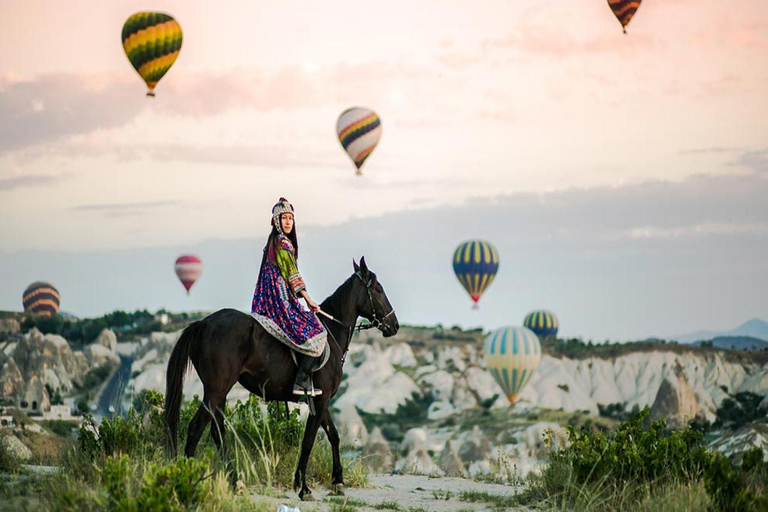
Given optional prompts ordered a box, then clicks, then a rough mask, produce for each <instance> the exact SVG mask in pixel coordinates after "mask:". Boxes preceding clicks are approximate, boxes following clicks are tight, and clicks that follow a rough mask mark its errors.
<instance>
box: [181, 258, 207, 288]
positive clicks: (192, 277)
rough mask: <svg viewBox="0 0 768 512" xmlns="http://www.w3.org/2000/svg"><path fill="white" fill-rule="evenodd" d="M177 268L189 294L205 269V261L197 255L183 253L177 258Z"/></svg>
mask: <svg viewBox="0 0 768 512" xmlns="http://www.w3.org/2000/svg"><path fill="white" fill-rule="evenodd" d="M175 268H176V275H177V276H178V278H179V281H181V284H183V285H184V288H186V289H187V295H189V289H190V288H192V285H193V284H195V281H197V279H198V278H199V277H200V273H201V272H202V271H203V262H202V261H200V258H198V257H197V256H193V255H192V254H183V255H181V256H179V257H178V258H176V265H175Z"/></svg>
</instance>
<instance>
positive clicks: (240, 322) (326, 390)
mask: <svg viewBox="0 0 768 512" xmlns="http://www.w3.org/2000/svg"><path fill="white" fill-rule="evenodd" d="M353 266H354V273H353V274H352V275H351V276H350V277H349V278H348V279H347V280H346V281H344V283H342V284H341V285H340V286H339V287H338V288H337V289H336V291H335V292H334V293H333V294H332V295H331V296H330V297H328V298H327V299H325V300H324V301H323V302H322V304H321V305H320V308H321V309H322V311H324V312H325V313H327V314H328V315H329V317H330V318H331V319H332V320H328V321H327V322H326V323H325V332H326V333H327V335H328V338H329V343H328V346H329V349H330V355H329V359H328V362H327V363H326V364H325V366H323V367H322V368H321V369H320V370H318V371H317V372H316V373H315V374H314V386H315V388H316V389H318V390H321V391H322V394H320V395H319V396H315V397H313V398H312V400H314V405H315V411H316V414H313V415H310V416H309V417H308V418H307V424H306V427H305V429H304V438H303V440H302V443H301V455H300V457H299V462H298V464H297V466H296V473H295V474H294V481H293V483H294V489H296V490H298V491H299V498H301V499H302V500H310V499H312V492H311V491H310V489H309V487H307V482H306V474H307V463H308V461H309V454H310V452H311V450H312V446H313V444H314V442H315V436H316V435H317V430H318V428H319V427H321V426H322V427H323V430H325V433H326V435H327V436H328V440H329V441H330V443H331V451H332V453H333V471H332V481H331V484H332V493H334V494H344V479H343V475H342V466H341V456H340V454H339V433H338V432H337V430H336V426H335V425H334V424H333V418H332V417H331V413H330V411H329V410H328V405H329V403H330V400H331V398H332V397H333V396H334V395H335V394H336V392H337V391H338V389H339V385H340V384H341V379H342V376H343V368H342V365H343V364H344V357H345V355H346V353H347V350H348V349H349V343H350V342H351V340H352V334H353V332H354V329H355V327H354V326H355V322H356V321H357V318H358V317H363V318H366V319H367V320H368V321H369V322H370V324H367V325H369V326H371V327H377V328H378V329H379V330H381V332H382V333H383V334H384V336H385V337H389V336H394V335H395V334H396V333H397V331H398V329H399V328H400V325H399V323H398V321H397V316H396V315H395V312H394V309H393V308H392V305H391V304H390V303H389V299H388V298H387V295H386V293H384V288H383V287H382V286H381V283H379V281H378V277H377V276H376V274H374V273H373V272H372V271H370V270H369V269H368V267H367V265H366V263H365V258H362V259H361V260H360V265H359V266H358V265H357V263H354V262H353ZM291 351H292V350H291V348H289V347H288V346H287V345H286V344H284V343H281V342H280V341H278V340H277V339H276V338H275V337H274V336H273V335H272V333H271V332H270V331H268V330H267V329H265V328H264V327H263V326H262V324H261V323H259V322H258V321H257V320H256V319H255V318H254V317H252V316H250V315H247V314H245V313H243V312H241V311H237V310H234V309H222V310H219V311H217V312H216V313H213V314H211V315H210V316H208V317H206V318H204V319H203V320H200V321H197V322H193V323H192V324H190V325H189V326H187V328H186V329H184V332H183V333H182V334H181V337H180V338H179V341H178V342H177V343H176V346H175V347H174V348H173V352H172V353H171V358H170V360H169V361H168V373H167V376H166V394H165V418H166V422H167V424H168V435H169V440H170V444H171V449H172V451H173V453H174V454H175V453H176V442H177V439H176V438H177V435H178V427H179V412H180V409H181V398H182V389H183V386H184V374H185V373H186V369H187V366H188V365H189V363H190V362H191V363H192V365H194V367H195V370H196V371H197V374H198V375H199V377H200V380H201V381H202V383H203V403H202V405H201V406H200V408H199V409H198V411H197V413H196V414H195V417H194V418H193V419H192V421H191V422H190V424H189V432H188V434H187V443H186V447H185V449H184V453H185V455H186V456H187V457H193V456H194V454H195V449H196V447H197V443H198V442H199V441H200V437H201V436H202V434H203V432H204V431H205V429H206V427H207V426H208V424H209V423H210V422H211V419H213V421H214V425H213V426H212V427H211V437H213V441H214V443H215V444H216V446H217V447H219V448H220V449H223V441H224V429H225V424H224V405H225V403H226V399H227V394H228V393H229V391H230V390H231V389H232V386H234V385H235V383H237V382H239V383H240V384H241V385H242V386H243V387H244V388H246V389H247V390H249V391H250V392H251V393H254V394H256V395H258V396H260V397H262V398H264V400H266V401H281V402H288V401H296V400H297V399H298V398H299V397H298V396H297V395H294V394H293V387H294V382H295V378H296V374H297V373H298V372H297V370H296V366H295V364H294V362H293V358H292V356H291Z"/></svg>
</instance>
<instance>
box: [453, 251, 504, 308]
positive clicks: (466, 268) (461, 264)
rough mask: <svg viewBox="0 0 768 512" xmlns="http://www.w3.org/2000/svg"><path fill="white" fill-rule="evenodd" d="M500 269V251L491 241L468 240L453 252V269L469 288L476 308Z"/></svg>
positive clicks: (466, 288) (461, 281) (467, 288)
mask: <svg viewBox="0 0 768 512" xmlns="http://www.w3.org/2000/svg"><path fill="white" fill-rule="evenodd" d="M498 270H499V253H498V251H497V250H496V248H495V247H494V246H493V245H491V243H490V242H486V241H485V240H467V241H466V242H462V243H461V244H459V246H458V247H457V248H456V250H455V251H454V252H453V271H454V272H455V273H456V277H457V278H458V280H459V282H460V283H461V286H463V287H464V289H465V290H467V293H468V294H469V297H470V298H471V299H472V302H473V303H474V305H473V306H472V307H473V308H474V309H477V308H478V305H477V303H478V301H479V300H480V297H482V296H483V293H485V290H486V289H487V288H488V286H490V284H491V283H492V282H493V278H494V277H496V272H498Z"/></svg>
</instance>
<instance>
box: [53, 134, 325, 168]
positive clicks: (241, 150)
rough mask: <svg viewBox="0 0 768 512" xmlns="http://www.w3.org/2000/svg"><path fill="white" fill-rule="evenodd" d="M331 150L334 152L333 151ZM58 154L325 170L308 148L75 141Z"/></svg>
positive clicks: (321, 160) (321, 156)
mask: <svg viewBox="0 0 768 512" xmlns="http://www.w3.org/2000/svg"><path fill="white" fill-rule="evenodd" d="M333 149H336V148H335V147H334V148H333ZM57 154H63V155H69V156H83V155H87V156H95V157H99V156H105V157H106V156H108V157H111V158H114V159H115V160H117V161H120V162H130V161H136V160H148V161H153V162H183V163H189V164H205V163H215V164H224V165H233V166H245V167H269V168H273V169H275V168H276V169H289V168H296V167H302V168H308V167H318V168H325V167H327V162H328V156H327V154H318V153H314V152H312V151H311V150H310V149H308V148H302V151H297V150H296V148H295V146H285V147H282V146H265V145H220V146H201V145H191V144H166V145H162V146H160V145H148V144H136V145H130V146H127V145H121V144H117V145H112V144H105V143H103V142H100V143H99V144H96V143H93V142H92V141H78V142H76V143H74V142H73V143H71V144H67V145H64V146H62V147H60V148H58V149H57Z"/></svg>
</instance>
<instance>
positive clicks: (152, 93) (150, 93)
mask: <svg viewBox="0 0 768 512" xmlns="http://www.w3.org/2000/svg"><path fill="white" fill-rule="evenodd" d="M147 97H149V98H154V97H155V93H154V92H152V91H148V92H147Z"/></svg>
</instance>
